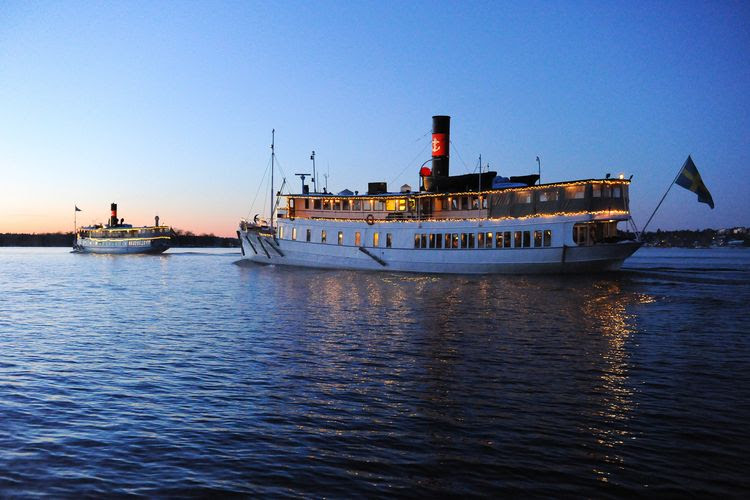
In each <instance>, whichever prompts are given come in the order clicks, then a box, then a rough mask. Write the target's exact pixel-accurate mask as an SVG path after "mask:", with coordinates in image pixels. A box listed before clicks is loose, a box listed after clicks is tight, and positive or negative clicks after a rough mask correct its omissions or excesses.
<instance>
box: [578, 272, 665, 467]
mask: <svg viewBox="0 0 750 500" xmlns="http://www.w3.org/2000/svg"><path fill="white" fill-rule="evenodd" d="M654 300H655V299H654V298H653V297H651V296H648V295H646V294H632V293H625V292H623V290H622V287H621V284H620V282H618V281H600V282H598V283H595V285H594V287H593V290H592V293H591V294H590V296H588V297H586V298H585V300H584V301H583V303H582V308H581V309H582V310H581V312H582V314H583V317H584V319H585V321H586V323H587V326H588V328H587V329H586V330H588V331H598V332H600V333H601V335H602V336H603V338H604V339H605V340H606V342H607V349H606V350H604V351H602V352H601V353H600V354H599V356H600V360H601V361H602V364H601V365H600V371H601V375H600V377H599V380H600V384H599V386H598V387H595V388H594V391H595V393H596V394H598V395H599V396H600V397H601V401H600V407H601V409H600V411H599V412H598V413H597V414H596V415H595V417H596V419H598V421H599V424H598V425H592V426H589V427H588V429H586V430H587V431H588V432H589V433H591V435H592V437H593V438H594V440H595V442H596V443H597V445H599V446H600V447H601V448H603V451H602V452H601V453H602V454H601V456H599V457H598V458H599V459H601V460H602V462H603V464H608V465H615V466H623V465H624V459H623V457H622V455H621V454H619V453H618V449H619V448H620V447H621V446H622V445H623V444H624V443H625V440H627V439H635V436H633V435H632V433H631V432H629V431H628V430H627V427H628V421H629V419H630V418H631V414H632V413H633V411H634V410H635V408H636V406H637V405H636V403H635V402H634V392H635V391H634V389H633V387H632V384H630V382H629V363H630V360H629V352H628V348H627V342H628V341H630V340H631V337H632V336H633V334H634V333H636V330H635V326H634V321H635V318H634V316H633V315H632V314H628V312H627V309H628V307H630V306H632V305H634V304H647V303H651V302H653V301H654ZM603 469H604V467H597V468H594V469H593V473H594V474H595V475H596V478H597V479H598V480H599V481H602V482H608V481H609V476H610V472H607V471H605V470H603Z"/></svg>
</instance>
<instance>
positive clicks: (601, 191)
mask: <svg viewBox="0 0 750 500" xmlns="http://www.w3.org/2000/svg"><path fill="white" fill-rule="evenodd" d="M378 184H380V185H383V186H384V183H378ZM629 185H630V180H629V179H590V180H579V181H569V182H560V183H553V184H541V185H532V186H524V187H513V188H502V189H492V190H486V191H466V192H446V193H435V192H425V191H419V192H411V191H410V189H408V186H404V187H403V188H402V191H401V192H399V193H392V192H385V191H386V190H385V189H383V190H382V191H384V192H378V193H372V192H370V191H368V193H367V194H364V195H363V194H359V193H351V192H350V191H348V190H347V191H343V192H341V193H339V194H332V193H304V194H290V195H286V196H285V198H286V206H285V208H282V209H280V210H279V212H278V217H279V218H280V219H289V220H294V219H318V220H326V219H329V220H336V221H341V222H361V221H365V222H367V223H368V224H373V223H376V222H395V221H431V222H437V221H446V222H447V221H451V220H453V221H460V220H464V221H466V220H498V221H502V220H517V219H530V218H549V217H560V216H586V215H588V216H590V217H588V218H587V219H586V220H585V221H582V222H581V223H579V224H575V227H574V234H573V239H574V241H575V242H576V243H577V244H579V245H589V244H594V243H595V242H605V241H614V240H616V239H617V223H618V222H619V221H622V220H625V219H627V218H628V217H629V200H628V187H629Z"/></svg>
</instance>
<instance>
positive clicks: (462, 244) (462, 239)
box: [461, 233, 468, 248]
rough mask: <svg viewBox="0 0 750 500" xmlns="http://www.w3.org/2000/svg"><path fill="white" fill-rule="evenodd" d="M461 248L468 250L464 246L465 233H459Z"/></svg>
mask: <svg viewBox="0 0 750 500" xmlns="http://www.w3.org/2000/svg"><path fill="white" fill-rule="evenodd" d="M461 248H468V247H467V246H466V233H461Z"/></svg>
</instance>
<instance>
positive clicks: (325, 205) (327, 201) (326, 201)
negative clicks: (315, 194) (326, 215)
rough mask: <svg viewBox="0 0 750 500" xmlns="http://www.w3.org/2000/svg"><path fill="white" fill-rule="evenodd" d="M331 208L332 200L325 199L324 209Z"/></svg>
mask: <svg viewBox="0 0 750 500" xmlns="http://www.w3.org/2000/svg"><path fill="white" fill-rule="evenodd" d="M330 209H331V200H323V210H330Z"/></svg>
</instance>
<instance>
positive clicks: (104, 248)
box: [73, 241, 169, 255]
mask: <svg viewBox="0 0 750 500" xmlns="http://www.w3.org/2000/svg"><path fill="white" fill-rule="evenodd" d="M122 243H148V245H145V244H128V245H117V246H113V245H108V244H97V242H96V241H83V242H79V243H77V244H76V245H75V246H74V248H73V251H74V252H75V253H93V254H114V255H122V254H160V253H164V252H166V251H167V250H169V245H164V244H158V245H153V244H152V242H150V241H147V242H122Z"/></svg>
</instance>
